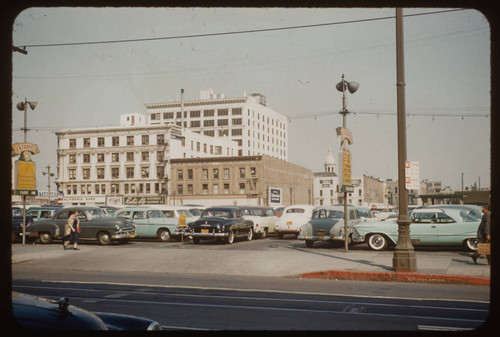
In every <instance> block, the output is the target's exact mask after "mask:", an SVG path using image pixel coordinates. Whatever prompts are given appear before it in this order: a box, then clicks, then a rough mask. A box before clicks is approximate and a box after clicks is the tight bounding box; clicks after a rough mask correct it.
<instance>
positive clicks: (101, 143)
mask: <svg viewBox="0 0 500 337" xmlns="http://www.w3.org/2000/svg"><path fill="white" fill-rule="evenodd" d="M150 136H151V135H141V145H149V144H150ZM135 138H136V137H135V136H126V138H125V139H126V145H127V146H133V145H136V141H135ZM95 140H96V143H95V144H91V138H90V137H85V138H82V146H81V147H84V148H86V147H87V148H89V147H106V146H109V145H111V146H120V136H112V137H111V144H106V137H97V138H95ZM108 142H109V138H108ZM76 143H77V138H70V139H69V148H70V149H76V148H77V145H76ZM164 144H165V135H164V134H157V135H156V145H164ZM123 145H125V144H123Z"/></svg>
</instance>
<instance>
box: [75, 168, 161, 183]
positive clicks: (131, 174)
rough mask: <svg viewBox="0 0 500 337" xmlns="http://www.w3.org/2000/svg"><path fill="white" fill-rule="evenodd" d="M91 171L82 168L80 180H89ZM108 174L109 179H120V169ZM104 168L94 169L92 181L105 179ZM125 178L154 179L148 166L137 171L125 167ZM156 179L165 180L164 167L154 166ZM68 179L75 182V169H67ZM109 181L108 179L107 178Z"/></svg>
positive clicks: (113, 169) (114, 169)
mask: <svg viewBox="0 0 500 337" xmlns="http://www.w3.org/2000/svg"><path fill="white" fill-rule="evenodd" d="M91 170H92V168H90V167H82V168H81V173H82V179H83V180H90V179H91V177H92V176H91ZM109 170H110V171H109V173H110V177H111V179H120V178H123V177H120V167H110V168H109ZM136 171H139V172H140V176H138V177H136ZM105 172H106V168H105V167H96V168H95V173H96V175H95V178H94V179H106V175H105ZM125 178H130V179H133V178H155V177H153V176H152V175H151V174H150V167H149V166H141V167H140V169H139V170H136V169H135V167H134V166H127V167H125ZM156 178H158V179H163V178H165V167H164V166H156ZM68 179H69V180H77V168H70V169H68ZM107 179H109V178H107Z"/></svg>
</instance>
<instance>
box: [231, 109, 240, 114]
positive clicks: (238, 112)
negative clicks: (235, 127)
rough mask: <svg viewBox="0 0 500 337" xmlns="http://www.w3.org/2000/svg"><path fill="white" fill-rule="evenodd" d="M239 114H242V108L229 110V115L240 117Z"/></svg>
mask: <svg viewBox="0 0 500 337" xmlns="http://www.w3.org/2000/svg"><path fill="white" fill-rule="evenodd" d="M241 112H242V108H233V109H231V113H232V114H233V115H241Z"/></svg>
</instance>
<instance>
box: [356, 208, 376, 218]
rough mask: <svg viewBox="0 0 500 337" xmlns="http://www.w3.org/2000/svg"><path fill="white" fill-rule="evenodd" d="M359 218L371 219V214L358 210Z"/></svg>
mask: <svg viewBox="0 0 500 337" xmlns="http://www.w3.org/2000/svg"><path fill="white" fill-rule="evenodd" d="M358 213H359V216H362V217H365V218H373V213H372V211H370V210H364V209H358Z"/></svg>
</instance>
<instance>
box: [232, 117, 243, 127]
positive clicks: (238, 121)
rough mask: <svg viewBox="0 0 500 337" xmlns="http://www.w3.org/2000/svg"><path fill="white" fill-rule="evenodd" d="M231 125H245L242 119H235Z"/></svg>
mask: <svg viewBox="0 0 500 337" xmlns="http://www.w3.org/2000/svg"><path fill="white" fill-rule="evenodd" d="M231 123H233V125H241V124H243V123H242V119H241V118H233V120H232V121H231Z"/></svg>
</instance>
